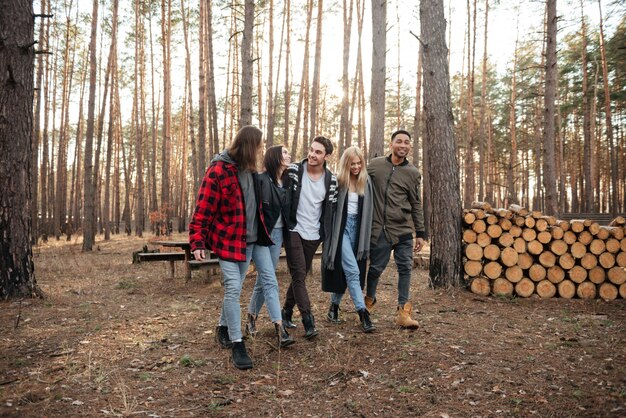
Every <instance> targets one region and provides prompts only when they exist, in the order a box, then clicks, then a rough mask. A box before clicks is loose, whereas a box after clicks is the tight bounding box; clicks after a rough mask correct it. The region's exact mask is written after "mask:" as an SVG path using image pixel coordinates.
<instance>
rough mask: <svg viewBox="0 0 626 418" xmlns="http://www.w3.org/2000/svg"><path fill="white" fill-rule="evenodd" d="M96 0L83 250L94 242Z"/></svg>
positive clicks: (93, 13) (86, 153)
mask: <svg viewBox="0 0 626 418" xmlns="http://www.w3.org/2000/svg"><path fill="white" fill-rule="evenodd" d="M97 34H98V0H93V5H92V13H91V41H90V44H89V99H88V101H87V137H86V138H85V160H84V163H85V169H84V176H85V177H84V179H83V182H84V186H83V188H84V193H85V212H84V214H83V216H84V221H83V251H91V250H92V248H93V244H94V231H95V222H96V219H95V217H96V213H95V205H94V201H95V198H96V196H95V194H96V192H95V185H94V183H93V134H94V124H95V110H96V73H97V70H98V63H97V60H96V42H97V41H98V36H97Z"/></svg>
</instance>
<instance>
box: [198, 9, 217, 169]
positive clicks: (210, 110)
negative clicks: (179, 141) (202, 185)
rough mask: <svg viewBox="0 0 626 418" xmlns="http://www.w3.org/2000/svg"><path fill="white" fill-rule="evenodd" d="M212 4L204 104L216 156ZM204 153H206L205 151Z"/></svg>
mask: <svg viewBox="0 0 626 418" xmlns="http://www.w3.org/2000/svg"><path fill="white" fill-rule="evenodd" d="M212 4H213V3H212V2H211V1H209V5H208V6H209V7H208V8H207V12H206V29H207V30H206V35H205V38H206V44H207V49H206V53H205V54H206V65H207V67H206V68H207V77H206V78H207V80H206V81H207V83H206V85H207V92H206V96H207V97H206V103H207V117H208V121H209V125H208V132H209V145H210V147H209V148H210V151H211V155H214V154H217V153H218V152H219V151H220V142H219V134H218V129H217V128H218V126H217V99H216V96H215V66H214V63H213V56H214V55H215V54H214V53H213V12H212ZM205 152H206V151H205ZM205 169H206V167H203V166H200V179H202V177H203V175H204V170H205Z"/></svg>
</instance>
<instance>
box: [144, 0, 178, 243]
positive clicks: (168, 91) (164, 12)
mask: <svg viewBox="0 0 626 418" xmlns="http://www.w3.org/2000/svg"><path fill="white" fill-rule="evenodd" d="M171 11H172V10H171V6H170V0H162V3H161V33H162V34H163V41H162V42H163V44H162V46H163V143H162V144H161V170H162V171H161V212H162V213H163V215H165V225H166V229H165V232H166V233H167V234H168V235H169V228H168V227H167V225H169V218H170V215H171V204H172V202H171V197H170V147H171V140H172V131H171V130H172V104H171V99H172V97H171V96H172V80H171V74H170V66H171V60H170V58H171V57H170V40H171V38H170V35H171V29H172V19H171ZM138 173H139V171H138ZM139 181H140V180H139V178H137V182H138V183H139Z"/></svg>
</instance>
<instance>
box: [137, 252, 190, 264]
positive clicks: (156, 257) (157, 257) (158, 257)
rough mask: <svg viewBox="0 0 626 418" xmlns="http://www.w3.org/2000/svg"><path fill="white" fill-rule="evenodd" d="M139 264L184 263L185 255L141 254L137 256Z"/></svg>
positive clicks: (178, 253)
mask: <svg viewBox="0 0 626 418" xmlns="http://www.w3.org/2000/svg"><path fill="white" fill-rule="evenodd" d="M137 258H138V260H139V262H147V261H184V260H185V253H182V252H172V253H139V254H137Z"/></svg>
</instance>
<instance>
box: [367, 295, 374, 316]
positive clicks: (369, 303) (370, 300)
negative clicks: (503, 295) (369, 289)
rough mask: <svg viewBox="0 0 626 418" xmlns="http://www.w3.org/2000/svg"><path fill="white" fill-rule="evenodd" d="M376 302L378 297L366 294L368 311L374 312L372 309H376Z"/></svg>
mask: <svg viewBox="0 0 626 418" xmlns="http://www.w3.org/2000/svg"><path fill="white" fill-rule="evenodd" d="M375 304H376V298H371V297H369V296H365V309H367V311H368V312H372V309H374V305H375Z"/></svg>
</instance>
